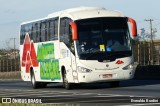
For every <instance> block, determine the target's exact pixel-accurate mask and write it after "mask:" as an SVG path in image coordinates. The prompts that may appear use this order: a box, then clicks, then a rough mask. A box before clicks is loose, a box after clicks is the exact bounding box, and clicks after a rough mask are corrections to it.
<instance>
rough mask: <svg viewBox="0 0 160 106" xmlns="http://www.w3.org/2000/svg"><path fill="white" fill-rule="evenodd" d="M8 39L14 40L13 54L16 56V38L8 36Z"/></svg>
mask: <svg viewBox="0 0 160 106" xmlns="http://www.w3.org/2000/svg"><path fill="white" fill-rule="evenodd" d="M10 39H13V40H14V56H15V58H16V44H15V41H16V38H10Z"/></svg>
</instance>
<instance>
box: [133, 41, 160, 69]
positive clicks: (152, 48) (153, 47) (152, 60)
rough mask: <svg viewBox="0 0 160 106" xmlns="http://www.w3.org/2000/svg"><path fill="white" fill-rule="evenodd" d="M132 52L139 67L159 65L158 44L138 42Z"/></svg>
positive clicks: (159, 48)
mask: <svg viewBox="0 0 160 106" xmlns="http://www.w3.org/2000/svg"><path fill="white" fill-rule="evenodd" d="M133 50H134V51H133V52H134V58H135V59H134V60H135V61H136V62H138V63H139V65H143V66H146V65H160V42H153V43H151V42H140V43H138V44H136V45H134V49H133Z"/></svg>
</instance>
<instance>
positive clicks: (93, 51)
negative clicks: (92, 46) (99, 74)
mask: <svg viewBox="0 0 160 106" xmlns="http://www.w3.org/2000/svg"><path fill="white" fill-rule="evenodd" d="M89 53H91V54H90V55H89V56H87V57H86V58H85V60H87V59H88V58H90V57H92V56H94V55H95V54H96V53H101V51H99V49H96V50H91V51H90V52H89Z"/></svg>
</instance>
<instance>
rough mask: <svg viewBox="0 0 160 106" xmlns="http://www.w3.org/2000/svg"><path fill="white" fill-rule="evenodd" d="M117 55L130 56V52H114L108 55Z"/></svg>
mask: <svg viewBox="0 0 160 106" xmlns="http://www.w3.org/2000/svg"><path fill="white" fill-rule="evenodd" d="M115 55H121V56H129V54H125V53H112V54H110V55H107V56H109V57H110V56H115Z"/></svg>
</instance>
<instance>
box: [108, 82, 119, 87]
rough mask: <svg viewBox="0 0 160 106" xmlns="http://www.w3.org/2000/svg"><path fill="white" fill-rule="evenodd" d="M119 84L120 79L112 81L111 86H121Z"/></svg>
mask: <svg viewBox="0 0 160 106" xmlns="http://www.w3.org/2000/svg"><path fill="white" fill-rule="evenodd" d="M119 84H120V82H119V81H114V82H110V86H111V87H112V88H115V87H119Z"/></svg>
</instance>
